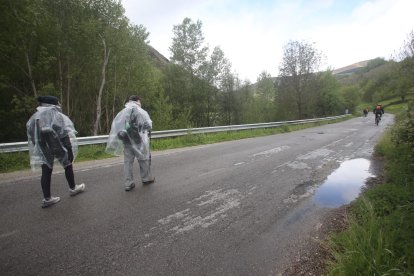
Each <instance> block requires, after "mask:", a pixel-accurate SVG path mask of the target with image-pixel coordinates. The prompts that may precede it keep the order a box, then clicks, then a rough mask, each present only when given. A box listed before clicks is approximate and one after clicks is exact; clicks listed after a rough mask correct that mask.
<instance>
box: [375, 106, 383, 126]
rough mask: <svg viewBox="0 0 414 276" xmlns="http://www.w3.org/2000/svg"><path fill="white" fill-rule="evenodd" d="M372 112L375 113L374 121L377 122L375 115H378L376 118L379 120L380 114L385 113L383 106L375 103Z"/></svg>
mask: <svg viewBox="0 0 414 276" xmlns="http://www.w3.org/2000/svg"><path fill="white" fill-rule="evenodd" d="M372 112H373V113H374V114H375V123H377V117H379V119H378V120H381V117H382V114H384V113H385V112H384V108H383V107H382V105H380V104H377V106H376V107H375V108H374V110H373V111H372Z"/></svg>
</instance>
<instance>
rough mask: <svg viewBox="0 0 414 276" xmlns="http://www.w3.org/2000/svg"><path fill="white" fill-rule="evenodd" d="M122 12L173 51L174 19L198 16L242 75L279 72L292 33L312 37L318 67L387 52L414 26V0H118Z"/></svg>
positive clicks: (157, 45) (155, 44)
mask: <svg viewBox="0 0 414 276" xmlns="http://www.w3.org/2000/svg"><path fill="white" fill-rule="evenodd" d="M121 2H122V4H123V6H124V8H125V13H126V16H127V17H128V18H129V19H130V21H131V22H132V23H134V24H137V25H139V24H142V25H143V26H144V27H146V29H147V31H148V32H149V33H150V36H149V40H150V44H151V46H153V47H154V48H155V49H157V50H158V51H159V52H160V53H161V54H163V55H164V56H165V57H167V58H170V57H171V53H170V51H169V47H170V46H171V43H172V37H173V31H172V30H173V26H174V25H179V24H181V23H182V22H183V19H184V18H185V17H189V18H191V19H192V21H193V22H196V21H197V20H200V21H201V22H202V24H203V26H202V31H203V34H204V37H205V42H206V43H207V44H208V46H209V48H210V50H213V48H214V47H215V46H220V48H221V49H222V50H223V51H224V54H225V57H226V58H227V59H229V61H230V62H231V64H232V68H233V71H234V72H235V73H237V74H238V76H239V78H241V79H242V80H245V79H248V80H250V81H251V82H255V81H256V79H257V77H258V76H259V74H260V73H261V72H263V71H266V72H268V73H270V74H271V75H272V76H276V75H277V74H278V67H279V65H280V63H281V60H282V54H283V46H284V45H286V43H287V42H289V40H299V41H306V42H309V43H314V47H315V48H316V49H318V50H319V51H321V52H322V53H323V54H324V56H325V57H326V59H325V64H324V66H323V68H322V69H326V68H328V67H330V68H332V69H337V68H341V67H344V66H347V65H350V64H352V63H355V62H359V61H363V60H367V59H372V58H376V57H383V58H385V59H389V58H390V57H391V55H392V54H394V53H395V52H396V51H398V49H400V47H401V46H402V45H403V42H404V41H405V40H406V39H407V36H408V34H409V33H410V32H411V31H412V30H413V29H414V0H371V1H368V0H291V1H289V0H273V1H272V0H256V1H254V0H121Z"/></svg>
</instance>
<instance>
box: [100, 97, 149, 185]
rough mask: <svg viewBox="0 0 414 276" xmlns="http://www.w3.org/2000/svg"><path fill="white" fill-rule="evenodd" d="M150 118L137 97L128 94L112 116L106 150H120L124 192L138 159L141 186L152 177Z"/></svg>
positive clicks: (112, 151) (132, 177)
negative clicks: (120, 107)
mask: <svg viewBox="0 0 414 276" xmlns="http://www.w3.org/2000/svg"><path fill="white" fill-rule="evenodd" d="M151 129H152V121H151V119H150V116H149V115H148V113H147V112H146V111H145V110H144V109H142V108H141V99H140V98H139V97H138V96H135V95H133V96H130V97H129V101H128V102H127V103H126V104H125V108H124V109H123V110H121V111H120V112H119V113H118V114H117V115H116V117H115V118H114V120H113V122H112V126H111V132H110V133H109V137H108V142H107V146H106V152H108V153H110V154H112V155H115V156H120V155H121V154H122V151H123V152H124V177H125V191H130V190H132V189H133V188H134V187H135V183H134V176H133V165H134V160H135V158H136V159H137V160H138V164H139V168H140V174H141V180H142V183H143V184H144V185H146V184H151V183H153V182H154V181H155V178H154V177H152V175H151V152H150V139H149V135H150V131H151Z"/></svg>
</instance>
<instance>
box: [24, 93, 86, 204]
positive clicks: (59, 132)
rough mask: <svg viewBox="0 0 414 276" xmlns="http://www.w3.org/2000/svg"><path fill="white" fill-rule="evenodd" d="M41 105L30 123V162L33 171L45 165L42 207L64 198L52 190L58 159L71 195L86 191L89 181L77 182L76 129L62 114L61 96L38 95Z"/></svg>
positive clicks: (42, 183)
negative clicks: (74, 171)
mask: <svg viewBox="0 0 414 276" xmlns="http://www.w3.org/2000/svg"><path fill="white" fill-rule="evenodd" d="M37 101H38V102H39V103H40V106H38V107H37V112H36V113H35V114H33V115H32V117H31V118H30V119H29V121H28V122H27V124H26V127H27V136H28V140H29V153H30V165H31V167H32V169H33V170H35V169H36V168H38V167H41V168H42V178H41V179H40V183H41V186H42V191H43V197H44V199H43V203H42V208H45V207H48V206H50V205H53V204H55V203H58V202H59V201H60V197H54V196H52V195H51V192H50V182H51V178H52V171H53V163H54V160H55V158H56V159H57V160H58V161H59V163H60V164H61V165H62V166H63V167H64V168H65V177H66V180H67V182H68V184H69V188H70V189H69V192H70V195H71V196H74V195H77V194H79V193H81V192H83V191H84V190H85V184H83V183H82V184H80V185H76V184H75V176H74V173H73V166H72V162H73V160H74V158H75V156H76V153H77V141H76V136H75V134H76V130H75V128H74V126H73V123H72V121H71V120H70V119H69V118H68V117H67V116H66V115H64V114H63V113H62V109H61V108H60V104H59V101H58V98H56V97H54V96H40V97H37Z"/></svg>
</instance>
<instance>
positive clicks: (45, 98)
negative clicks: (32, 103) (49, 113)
mask: <svg viewBox="0 0 414 276" xmlns="http://www.w3.org/2000/svg"><path fill="white" fill-rule="evenodd" d="M37 101H38V102H39V103H45V104H53V105H58V104H59V99H58V98H56V97H55V96H39V97H37Z"/></svg>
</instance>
